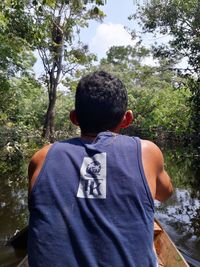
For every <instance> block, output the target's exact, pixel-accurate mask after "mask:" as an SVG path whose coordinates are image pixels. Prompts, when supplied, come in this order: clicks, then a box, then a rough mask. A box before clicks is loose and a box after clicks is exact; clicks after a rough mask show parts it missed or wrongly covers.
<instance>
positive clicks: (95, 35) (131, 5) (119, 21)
mask: <svg viewBox="0 0 200 267" xmlns="http://www.w3.org/2000/svg"><path fill="white" fill-rule="evenodd" d="M101 9H102V10H103V11H104V13H105V14H106V17H105V18H104V20H103V22H102V23H99V22H94V21H92V22H90V24H89V27H88V28H86V29H83V30H82V32H81V40H82V41H83V42H84V43H87V44H88V45H89V48H90V50H91V52H93V53H95V54H97V55H98V57H99V58H101V57H103V56H105V54H106V51H107V50H108V49H109V47H111V46H112V45H128V44H132V45H133V44H134V43H135V41H133V40H131V36H130V35H129V34H128V32H127V31H126V30H125V29H124V26H128V27H130V28H137V23H136V22H133V21H129V20H128V16H129V15H131V14H132V13H134V12H135V11H136V4H135V1H134V0H123V1H120V0H107V4H106V5H105V6H103V7H102V8H101Z"/></svg>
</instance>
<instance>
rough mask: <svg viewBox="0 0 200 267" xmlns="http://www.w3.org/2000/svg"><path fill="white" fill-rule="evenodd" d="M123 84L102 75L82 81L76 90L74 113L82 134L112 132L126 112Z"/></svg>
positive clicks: (102, 72) (125, 96) (99, 73)
mask: <svg viewBox="0 0 200 267" xmlns="http://www.w3.org/2000/svg"><path fill="white" fill-rule="evenodd" d="M127 102H128V97H127V91H126V88H125V86H124V84H123V83H122V82H121V81H120V80H119V79H118V78H116V77H114V76H112V75H111V74H109V73H107V72H105V71H96V72H93V73H91V74H89V75H87V76H85V77H83V78H82V79H81V80H80V81H79V83H78V86H77V88H76V95H75V110H76V115H77V121H78V123H79V126H80V128H81V131H82V132H84V133H99V132H101V131H106V130H112V129H114V128H115V127H116V126H117V125H118V124H119V123H120V121H121V120H122V118H123V116H124V114H125V112H126V109H127Z"/></svg>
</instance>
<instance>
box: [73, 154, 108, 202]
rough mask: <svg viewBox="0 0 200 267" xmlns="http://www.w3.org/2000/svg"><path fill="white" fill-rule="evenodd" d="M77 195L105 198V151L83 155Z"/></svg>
mask: <svg viewBox="0 0 200 267" xmlns="http://www.w3.org/2000/svg"><path fill="white" fill-rule="evenodd" d="M80 175H81V177H80V182H79V187H78V192H77V197H80V198H106V153H98V154H95V155H94V156H93V157H91V158H90V157H84V159H83V163H82V165H81V169H80Z"/></svg>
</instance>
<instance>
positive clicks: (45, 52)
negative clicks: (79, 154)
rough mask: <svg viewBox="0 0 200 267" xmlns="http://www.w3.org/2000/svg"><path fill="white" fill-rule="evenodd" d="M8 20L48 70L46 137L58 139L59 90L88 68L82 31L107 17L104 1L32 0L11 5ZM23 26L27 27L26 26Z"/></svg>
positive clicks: (86, 47)
mask: <svg viewBox="0 0 200 267" xmlns="http://www.w3.org/2000/svg"><path fill="white" fill-rule="evenodd" d="M11 2H12V3H13V4H12V9H9V10H8V15H7V17H8V19H9V25H10V30H11V31H12V33H14V34H16V35H17V36H20V37H21V38H23V39H25V40H26V41H27V42H28V43H29V44H30V46H31V48H32V49H37V50H38V53H39V55H40V57H41V59H42V63H43V67H44V73H45V74H44V76H43V82H44V83H45V85H46V88H47V90H48V100H49V101H48V109H47V113H46V117H45V123H44V129H43V136H44V137H46V138H49V139H53V137H54V118H55V105H56V98H57V90H58V85H59V84H60V82H61V81H62V80H63V79H65V78H66V77H69V76H70V75H72V74H73V73H74V71H75V69H76V68H77V67H78V66H80V65H84V64H88V63H89V62H90V61H91V60H92V59H94V58H95V57H94V55H90V54H89V51H88V46H87V45H84V44H82V43H81V41H80V39H79V33H80V29H81V28H82V27H87V26H88V21H89V20H90V19H97V20H101V19H102V18H103V17H104V14H103V12H102V11H101V10H100V9H99V6H101V5H103V4H104V1H103V0H72V1H66V0H32V1H28V0H27V1H19V0H13V1H11ZM22 23H23V25H22Z"/></svg>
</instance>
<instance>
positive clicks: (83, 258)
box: [28, 132, 157, 267]
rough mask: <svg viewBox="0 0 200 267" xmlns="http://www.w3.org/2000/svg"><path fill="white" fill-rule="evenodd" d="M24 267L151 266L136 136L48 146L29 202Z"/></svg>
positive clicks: (150, 209) (147, 198) (147, 199)
mask: <svg viewBox="0 0 200 267" xmlns="http://www.w3.org/2000/svg"><path fill="white" fill-rule="evenodd" d="M29 211H30V218H29V236H28V259H29V265H30V267H155V266H156V265H157V263H156V256H155V253H154V250H153V222H154V203H153V198H152V196H151V192H150V189H149V186H148V183H147V180H146V177H145V175H144V170H143V166H142V159H141V143H140V139H139V138H136V137H128V136H124V135H120V134H114V133H111V132H102V133H100V134H99V135H98V136H97V138H96V139H95V141H93V142H92V143H89V142H86V141H83V139H81V138H73V139H69V140H67V141H62V142H56V143H54V144H53V145H52V146H51V148H50V150H49V151H48V153H47V156H46V159H45V161H44V164H43V167H42V169H41V171H40V174H39V176H38V177H37V180H36V182H35V184H34V187H33V189H32V192H31V194H30V197H29Z"/></svg>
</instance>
